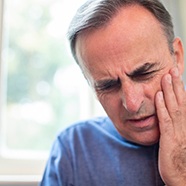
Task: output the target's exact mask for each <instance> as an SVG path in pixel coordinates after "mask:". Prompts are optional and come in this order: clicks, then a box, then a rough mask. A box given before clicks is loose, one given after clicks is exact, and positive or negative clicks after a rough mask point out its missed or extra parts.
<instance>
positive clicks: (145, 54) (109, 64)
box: [76, 6, 177, 145]
mask: <svg viewBox="0 0 186 186" xmlns="http://www.w3.org/2000/svg"><path fill="white" fill-rule="evenodd" d="M76 51H77V57H78V60H79V63H80V66H81V68H82V70H83V71H84V74H85V76H86V78H87V80H88V81H89V82H90V84H91V85H92V86H93V88H94V89H95V92H96V94H97V97H98V99H99V101H100V103H101V104H102V106H103V107H104V109H105V111H106V113H107V114H108V116H109V117H110V119H111V120H112V122H113V123H114V125H115V127H116V128H117V130H118V132H119V133H120V134H121V135H122V136H123V137H125V138H126V139H128V140H130V141H132V142H135V143H139V144H142V145H151V144H154V143H156V142H157V141H158V140H159V136H160V134H159V126H158V118H157V115H156V107H155V101H154V99H155V95H156V93H157V91H158V90H161V78H162V76H163V75H164V74H166V73H168V72H169V70H170V68H172V67H173V66H175V65H176V64H177V62H176V60H175V57H174V55H172V54H170V51H169V47H168V43H167V40H166V37H165V35H164V32H163V30H162V28H161V26H160V23H159V22H158V21H157V20H156V19H155V18H154V17H153V15H151V13H150V12H148V11H147V10H146V9H144V8H142V7H140V6H132V7H126V8H123V9H121V11H120V12H119V13H118V14H117V15H116V16H115V17H114V18H113V19H112V20H111V22H110V23H109V25H107V26H105V27H104V28H101V29H98V30H96V31H92V32H89V33H88V32H87V33H85V34H82V35H80V36H79V38H78V40H77V45H76Z"/></svg>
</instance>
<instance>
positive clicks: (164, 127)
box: [155, 91, 173, 137]
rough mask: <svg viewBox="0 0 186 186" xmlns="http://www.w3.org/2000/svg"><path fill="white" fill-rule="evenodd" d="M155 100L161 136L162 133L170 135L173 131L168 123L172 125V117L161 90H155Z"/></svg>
mask: <svg viewBox="0 0 186 186" xmlns="http://www.w3.org/2000/svg"><path fill="white" fill-rule="evenodd" d="M155 101H156V107H157V115H158V119H159V128H160V133H161V137H163V136H164V135H166V136H171V132H173V130H172V127H170V125H172V119H171V117H170V115H169V113H168V110H167V108H166V105H165V101H164V96H163V92H162V91H159V92H157V94H156V100H155Z"/></svg>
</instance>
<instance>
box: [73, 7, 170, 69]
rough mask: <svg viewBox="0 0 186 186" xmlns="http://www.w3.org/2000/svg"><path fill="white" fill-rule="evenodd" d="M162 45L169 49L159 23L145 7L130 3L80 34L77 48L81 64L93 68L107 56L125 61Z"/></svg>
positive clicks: (110, 58) (104, 62) (103, 61)
mask: <svg viewBox="0 0 186 186" xmlns="http://www.w3.org/2000/svg"><path fill="white" fill-rule="evenodd" d="M162 47H164V48H166V50H167V49H168V44H167V39H166V37H165V34H164V32H163V29H162V27H161V24H160V23H159V22H158V20H157V19H156V18H155V17H154V16H153V15H152V13H151V12H149V11H148V10H146V9H145V8H143V7H141V6H139V5H132V6H127V7H124V8H121V9H120V11H119V12H118V13H117V14H116V15H115V16H114V17H113V19H112V20H111V21H110V22H109V24H108V25H106V26H105V27H103V28H99V29H98V30H93V31H92V32H90V31H87V32H85V33H83V34H81V35H80V36H79V37H78V39H77V44H76V52H77V58H78V60H79V62H80V65H82V66H88V67H89V68H90V66H91V69H92V70H94V69H95V70H96V69H97V67H98V66H97V65H100V64H101V65H104V64H106V63H107V62H108V61H109V60H117V61H118V62H119V61H120V60H121V61H125V62H126V63H127V61H132V60H135V59H137V58H141V57H143V56H144V53H146V54H147V55H148V53H149V52H148V51H150V50H151V51H152V50H162ZM138 60H139V59H138ZM98 61H99V63H98Z"/></svg>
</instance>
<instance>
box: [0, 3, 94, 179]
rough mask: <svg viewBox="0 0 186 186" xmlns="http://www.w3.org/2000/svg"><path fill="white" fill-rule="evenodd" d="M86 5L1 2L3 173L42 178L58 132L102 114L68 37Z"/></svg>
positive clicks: (0, 168) (0, 149)
mask: <svg viewBox="0 0 186 186" xmlns="http://www.w3.org/2000/svg"><path fill="white" fill-rule="evenodd" d="M82 1H83V0H27V1H24V0H14V1H8V0H5V1H1V8H2V10H3V22H2V42H1V43H2V45H1V46H2V50H1V93H0V96H1V108H0V109H1V115H0V118H1V123H0V127H1V131H0V132H1V135H0V142H1V143H0V165H1V166H0V175H15V176H16V175H22V176H23V175H36V176H37V175H41V173H42V172H43V169H44V166H45V161H46V158H47V157H48V152H49V149H50V147H51V145H52V142H53V140H54V138H55V136H56V134H57V133H58V132H59V131H60V130H62V129H63V128H65V127H67V126H68V125H69V124H71V123H73V122H74V121H76V120H80V119H85V118H88V117H91V116H93V115H94V114H96V113H95V111H94V110H95V109H94V106H96V105H97V103H95V101H94V99H93V95H92V94H91V93H90V90H89V87H88V84H87V83H86V81H85V80H84V77H83V75H82V73H81V72H80V69H79V67H78V66H77V64H76V63H75V62H74V60H73V58H72V56H71V53H70V50H69V46H68V41H67V39H66V32H67V28H68V24H69V22H70V20H71V17H72V15H73V13H74V11H75V10H76V8H77V6H79V4H80V3H82ZM2 5H3V6H2ZM1 16H2V15H1ZM91 100H92V101H91ZM96 107H97V106H96ZM96 110H97V109H96ZM97 112H98V111H97ZM28 178H29V177H28ZM30 178H31V177H30ZM32 178H33V177H32Z"/></svg>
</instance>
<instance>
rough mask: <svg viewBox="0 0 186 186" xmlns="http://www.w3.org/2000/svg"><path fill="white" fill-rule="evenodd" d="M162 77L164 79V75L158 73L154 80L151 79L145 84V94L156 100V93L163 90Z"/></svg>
mask: <svg viewBox="0 0 186 186" xmlns="http://www.w3.org/2000/svg"><path fill="white" fill-rule="evenodd" d="M161 79H162V75H158V76H156V77H155V78H153V80H152V81H150V82H149V83H148V84H145V85H144V92H145V96H146V97H147V98H148V99H151V100H153V101H154V99H155V95H156V93H157V92H158V91H159V90H161Z"/></svg>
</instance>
